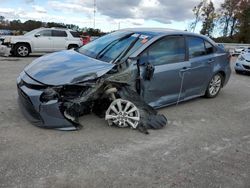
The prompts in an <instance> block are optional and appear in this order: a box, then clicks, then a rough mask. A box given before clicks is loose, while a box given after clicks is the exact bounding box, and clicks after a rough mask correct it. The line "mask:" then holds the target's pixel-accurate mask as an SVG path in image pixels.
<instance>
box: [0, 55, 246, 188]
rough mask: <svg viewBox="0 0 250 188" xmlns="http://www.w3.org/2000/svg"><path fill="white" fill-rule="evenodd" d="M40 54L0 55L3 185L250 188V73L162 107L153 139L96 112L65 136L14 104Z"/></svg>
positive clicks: (0, 179)
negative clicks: (212, 93) (19, 83)
mask: <svg viewBox="0 0 250 188" xmlns="http://www.w3.org/2000/svg"><path fill="white" fill-rule="evenodd" d="M37 57H39V56H33V57H28V58H14V57H8V58H4V57H0V75H1V80H0V101H1V105H0V187H24V188H28V187H32V188H33V187H65V188H66V187H87V188H89V187H142V188H146V187H227V188H228V187H232V188H235V187H250V116H249V111H250V77H249V76H247V75H236V74H235V73H234V72H233V73H232V76H231V79H230V81H229V83H228V85H227V86H226V87H225V88H224V89H223V90H222V91H221V93H220V95H219V96H218V97H217V98H215V99H205V98H198V99H195V100H192V101H189V102H185V103H181V104H179V105H178V106H171V107H167V108H163V109H161V110H160V112H161V113H163V114H166V116H167V117H168V119H169V121H170V122H169V125H168V126H167V127H166V128H165V129H162V130H157V131H150V134H149V135H144V134H142V133H139V132H138V131H135V130H131V129H119V128H115V127H109V126H107V124H106V122H105V121H104V119H100V118H98V117H96V116H94V115H89V116H85V117H84V118H83V119H82V124H84V127H83V129H81V130H80V131H74V132H63V131H56V130H46V129H41V128H37V127H35V126H33V125H31V124H30V123H29V122H27V121H26V119H25V118H24V117H23V115H22V114H21V112H20V111H19V108H18V106H17V101H16V99H17V93H16V85H15V80H16V77H17V75H18V74H19V73H20V72H21V71H22V69H23V68H24V66H25V65H27V64H28V63H30V62H31V61H32V60H33V59H35V58H37Z"/></svg>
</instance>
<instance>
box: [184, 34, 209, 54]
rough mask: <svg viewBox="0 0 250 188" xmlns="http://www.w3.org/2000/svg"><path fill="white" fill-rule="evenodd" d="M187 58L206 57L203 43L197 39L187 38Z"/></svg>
mask: <svg viewBox="0 0 250 188" xmlns="http://www.w3.org/2000/svg"><path fill="white" fill-rule="evenodd" d="M188 47H189V58H194V57H199V56H203V55H206V49H205V45H204V41H203V39H201V38H198V37H188Z"/></svg>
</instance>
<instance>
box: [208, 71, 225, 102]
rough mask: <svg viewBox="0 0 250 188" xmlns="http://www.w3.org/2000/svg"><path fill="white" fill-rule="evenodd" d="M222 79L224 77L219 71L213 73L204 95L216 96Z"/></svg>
mask: <svg viewBox="0 0 250 188" xmlns="http://www.w3.org/2000/svg"><path fill="white" fill-rule="evenodd" d="M223 80H224V77H223V76H222V74H221V73H217V74H215V75H214V76H213V77H212V79H211V80H210V81H209V84H208V86H207V90H206V94H205V96H206V97H207V98H214V97H216V96H217V95H218V94H219V92H220V90H221V88H222V85H223Z"/></svg>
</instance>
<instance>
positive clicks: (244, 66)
mask: <svg viewBox="0 0 250 188" xmlns="http://www.w3.org/2000/svg"><path fill="white" fill-rule="evenodd" d="M234 69H235V72H236V73H242V72H249V73H250V53H244V54H241V55H239V57H238V59H237V60H236V62H235V65H234Z"/></svg>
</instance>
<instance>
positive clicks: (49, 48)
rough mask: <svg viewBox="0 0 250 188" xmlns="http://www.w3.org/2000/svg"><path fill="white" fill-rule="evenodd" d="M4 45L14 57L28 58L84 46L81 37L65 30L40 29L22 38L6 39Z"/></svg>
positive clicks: (12, 37) (9, 37)
mask: <svg viewBox="0 0 250 188" xmlns="http://www.w3.org/2000/svg"><path fill="white" fill-rule="evenodd" d="M3 44H4V45H7V46H9V47H10V48H11V54H12V55H14V56H21V57H26V56H28V55H29V54H30V53H37V52H38V53H39V52H54V51H59V50H64V49H71V48H77V47H80V46H82V45H83V42H82V39H81V38H80V35H79V34H78V33H77V32H76V31H73V30H70V29H64V28H39V29H35V30H32V31H30V32H28V33H26V34H24V35H21V36H8V37H5V38H4V42H3Z"/></svg>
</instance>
